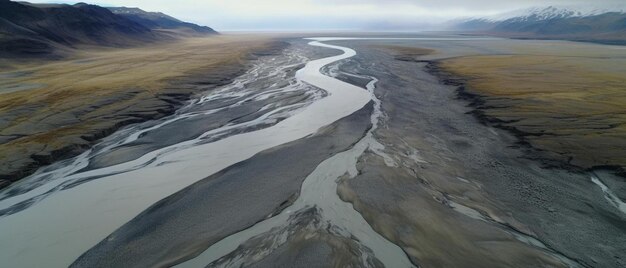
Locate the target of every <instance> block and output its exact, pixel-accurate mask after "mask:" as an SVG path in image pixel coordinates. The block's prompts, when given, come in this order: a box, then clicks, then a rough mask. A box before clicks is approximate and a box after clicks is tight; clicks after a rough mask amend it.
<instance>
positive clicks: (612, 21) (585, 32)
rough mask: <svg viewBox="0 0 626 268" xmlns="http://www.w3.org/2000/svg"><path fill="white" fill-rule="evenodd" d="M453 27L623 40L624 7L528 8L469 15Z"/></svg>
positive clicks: (519, 35) (625, 37) (527, 35)
mask: <svg viewBox="0 0 626 268" xmlns="http://www.w3.org/2000/svg"><path fill="white" fill-rule="evenodd" d="M453 29H455V30H461V31H476V32H480V33H485V34H493V35H499V36H506V37H513V38H539V39H566V40H575V41H590V42H600V43H610V44H626V13H625V12H624V10H623V9H597V8H587V9H583V10H581V9H579V10H576V9H572V8H559V7H554V6H550V7H547V8H531V9H527V10H524V11H522V12H512V13H508V14H502V15H500V16H495V17H491V18H475V19H468V20H464V21H461V22H458V23H456V24H454V27H453Z"/></svg>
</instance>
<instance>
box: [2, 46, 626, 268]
mask: <svg viewBox="0 0 626 268" xmlns="http://www.w3.org/2000/svg"><path fill="white" fill-rule="evenodd" d="M387 37H389V36H387ZM404 37H407V36H404ZM284 40H285V42H288V43H289V46H288V47H285V48H284V49H282V50H281V52H280V53H276V54H270V55H260V56H259V57H258V59H256V60H254V61H253V65H252V67H251V68H249V69H248V70H247V71H245V72H244V73H243V74H241V75H240V76H238V77H237V78H235V79H233V80H232V81H231V82H229V83H226V84H225V85H222V86H217V87H214V86H210V87H206V88H203V89H205V91H202V93H201V94H198V95H195V97H193V98H192V100H191V101H189V102H188V103H187V104H185V105H184V106H183V107H181V108H180V109H178V110H177V111H176V112H175V113H174V114H173V115H170V116H165V117H162V118H159V119H155V120H150V121H146V122H144V123H140V124H136V125H132V126H129V127H126V128H123V129H121V130H119V131H117V132H115V133H114V134H112V135H111V136H109V137H107V138H104V139H103V140H102V141H101V142H99V143H97V144H96V145H95V146H94V147H92V148H91V149H90V150H88V151H86V152H84V153H82V154H81V155H79V156H77V157H75V158H71V159H68V160H65V161H60V162H56V163H54V164H52V165H50V166H47V167H44V168H42V169H39V170H38V171H37V172H36V173H35V174H33V175H32V176H29V177H27V178H26V179H24V180H22V181H20V182H18V183H15V184H13V185H11V186H9V188H7V189H5V190H4V191H1V192H0V230H4V231H0V259H3V260H7V261H6V263H5V264H6V265H8V266H11V267H33V266H42V265H46V266H52V267H57V266H58V267H63V266H68V265H71V266H72V267H113V266H131V267H132V266H140V267H141V266H147V267H161V266H174V265H178V266H179V267H206V266H210V267H242V266H243V267H302V266H305V267H347V266H350V267H383V266H386V267H413V266H419V267H622V266H625V265H626V263H624V260H626V255H625V252H626V235H624V234H625V233H626V229H625V228H626V211H625V209H624V207H626V206H625V205H624V202H623V201H622V200H624V197H623V195H624V190H623V189H624V188H623V187H624V186H623V182H624V179H623V177H619V176H616V175H615V174H613V173H612V172H611V171H610V170H599V169H594V170H582V169H578V170H574V169H571V168H564V167H563V166H557V165H550V166H547V165H546V162H545V161H538V160H536V159H535V158H536V157H535V156H536V155H537V154H536V151H535V150H536V148H533V147H530V146H527V145H525V144H520V139H519V137H518V136H516V135H515V134H514V133H512V132H510V131H508V130H505V129H502V128H501V127H499V126H497V125H490V124H486V123H489V122H485V121H484V120H483V121H481V120H480V119H481V118H480V117H477V116H475V113H476V112H475V110H476V108H477V107H474V106H470V102H469V101H468V100H466V99H463V98H462V97H463V95H462V94H459V91H458V90H457V89H458V86H459V85H460V84H456V85H449V84H446V83H442V81H441V79H442V78H444V77H437V76H435V74H439V73H436V72H433V69H432V66H433V61H440V60H444V64H447V63H449V64H455V65H454V66H463V65H462V64H470V63H467V62H464V61H465V60H472V59H473V58H468V59H466V58H464V57H466V56H469V55H487V56H481V57H493V58H495V59H499V58H500V57H503V56H495V55H510V54H513V53H515V51H518V49H520V48H535V49H543V48H550V49H552V48H554V47H556V48H555V49H556V50H559V48H558V46H564V47H569V46H578V45H580V46H581V47H579V48H578V49H589V50H598V49H602V50H603V51H605V50H606V51H608V50H610V49H614V47H608V46H599V45H588V44H573V43H560V42H555V43H551V41H519V40H507V39H491V38H488V39H484V38H467V37H458V36H415V38H414V39H370V40H367V39H341V38H340V39H333V38H323V39H318V41H320V42H321V43H320V42H312V43H310V42H311V41H312V40H305V39H301V38H294V39H287V38H285V39H284ZM588 46H589V47H588ZM621 51H624V50H621ZM137 53H139V52H137ZM187 53H192V54H191V55H195V53H196V52H191V51H188V52H187ZM198 53H200V52H198ZM615 53H617V54H619V53H622V52H619V51H618V52H615ZM183 54H184V55H186V54H185V53H182V54H180V55H179V54H177V55H178V56H180V57H184V55H183ZM125 55H126V56H124V57H130V56H132V55H131V54H125ZM157 56H158V55H153V57H157ZM176 58H177V57H173V58H171V59H172V60H173V61H175V59H176ZM446 59H452V60H451V61H445V60H446ZM478 59H484V58H480V57H479V58H478ZM520 60H521V61H522V62H525V61H524V59H523V58H520ZM498 62H499V64H504V63H502V62H500V61H498ZM487 63H490V61H488V60H487V61H477V62H475V64H476V65H477V66H479V67H480V68H476V69H475V70H474V69H470V70H471V71H475V72H481V71H483V70H492V69H489V68H491V67H490V66H491V65H489V64H487ZM481 64H483V65H481ZM599 65H600V66H605V67H606V68H609V67H610V65H605V64H599ZM137 66H138V67H139V68H140V69H139V70H141V65H137ZM169 66H170V68H174V67H171V66H177V65H175V64H174V65H169ZM498 66H500V65H498ZM548 66H549V67H554V66H552V65H548ZM558 66H560V67H554V68H555V69H562V68H565V67H567V68H575V65H567V66H561V65H558ZM572 66H574V67H572ZM449 68H453V67H449ZM450 70H452V69H450ZM459 70H461V69H459ZM566 70H569V69H566ZM160 71H165V70H164V69H163V70H160ZM168 72H169V71H168ZM175 72H176V71H175ZM529 72H530V71H529ZM157 73H158V72H157ZM486 73H490V72H486ZM209 74H210V73H209ZM505 74H506V75H509V73H505ZM459 75H462V74H461V73H460V71H459ZM472 75H476V76H478V75H479V74H472ZM480 75H486V74H485V73H480ZM137 77H139V76H137ZM141 77H145V76H143V75H141ZM200 77H202V75H200ZM537 77H541V76H537ZM495 79H496V78H493V77H484V80H481V81H494V80H495ZM519 79H521V78H519ZM600 80H602V78H600ZM470 81H471V80H470ZM559 81H561V80H559ZM518 82H519V80H516V81H508V82H503V84H500V85H502V86H507V85H508V84H509V83H518ZM589 83H592V82H591V81H590V82H589ZM97 84H99V83H97ZM193 85H194V86H196V87H197V86H200V85H203V84H202V83H196V84H193ZM515 86H517V85H515ZM481 88H482V86H481ZM472 89H474V87H472ZM484 90H485V91H484V94H488V92H489V91H487V90H489V88H488V87H485V89H484ZM616 91H618V90H616ZM595 92H597V91H595ZM610 92H613V93H614V91H610ZM585 94H591V95H592V97H593V96H596V95H594V94H593V91H592V92H585ZM548 95H550V94H548ZM566 95H568V94H566ZM0 96H2V95H0ZM557 96H560V95H558V94H557ZM568 96H569V95H568ZM611 96H613V95H611ZM583 97H584V98H591V97H590V96H589V95H585V96H583ZM596 97H598V98H600V96H596ZM581 98H582V97H581ZM498 100H501V101H502V98H500V99H498ZM561 102H562V101H559V104H560V103H561ZM511 107H516V106H511ZM556 107H558V106H556ZM478 108H479V109H480V108H481V107H478ZM500 109H502V110H503V111H506V109H507V107H502V108H500ZM524 115H527V114H524ZM530 116H532V114H528V117H530ZM611 120H612V119H611ZM551 125H555V124H551ZM556 160H558V159H556ZM556 160H555V161H556Z"/></svg>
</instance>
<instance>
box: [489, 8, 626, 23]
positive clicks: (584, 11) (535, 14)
mask: <svg viewBox="0 0 626 268" xmlns="http://www.w3.org/2000/svg"><path fill="white" fill-rule="evenodd" d="M625 10H626V9H625V8H624V7H613V8H606V7H603V8H599V7H591V6H569V7H568V6H549V7H532V8H528V9H522V10H516V11H512V12H507V13H503V14H499V15H496V16H492V17H487V19H488V20H491V21H504V20H515V21H542V20H551V19H563V18H574V17H589V16H597V15H601V14H605V13H611V12H616V13H624V11H625Z"/></svg>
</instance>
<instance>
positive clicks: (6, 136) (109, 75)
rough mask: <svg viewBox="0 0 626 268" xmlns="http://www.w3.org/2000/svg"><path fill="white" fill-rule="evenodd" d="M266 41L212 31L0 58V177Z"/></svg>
mask: <svg viewBox="0 0 626 268" xmlns="http://www.w3.org/2000/svg"><path fill="white" fill-rule="evenodd" d="M274 45H275V43H274V42H273V41H272V39H271V38H270V37H268V36H260V35H259V36H250V35H220V36H213V37H206V38H187V39H183V40H179V41H176V42H169V43H164V44H159V45H150V46H144V47H136V48H127V49H111V48H84V49H80V50H77V51H76V52H75V53H73V54H72V55H71V56H70V57H68V58H65V59H62V60H55V61H41V62H33V61H30V62H0V77H2V78H3V79H2V81H1V82H0V180H3V179H4V180H15V179H17V178H19V177H21V176H23V175H26V174H28V173H29V172H32V170H33V169H34V168H35V167H36V166H39V165H41V164H45V163H46V162H50V161H54V160H55V158H58V157H62V156H67V155H72V154H76V153H78V152H80V151H82V150H84V148H86V147H87V146H88V145H89V144H90V142H92V141H93V140H96V139H98V138H101V137H103V136H105V135H107V134H108V133H110V132H112V131H114V130H115V129H117V128H119V127H120V126H122V125H125V124H128V123H132V122H138V121H143V120H145V119H150V118H158V117H160V116H163V115H164V114H166V113H168V112H171V111H172V110H173V109H174V107H173V105H172V102H173V101H180V99H181V96H189V95H191V94H193V93H196V92H198V88H196V87H194V86H193V85H189V83H193V81H194V80H198V81H199V82H202V83H204V84H219V83H220V82H224V81H225V80H227V79H229V78H233V77H234V76H236V75H237V74H238V73H240V72H241V71H242V70H243V68H244V65H245V63H246V61H247V60H248V59H249V57H250V55H251V54H250V53H252V52H254V51H259V50H266V49H270V48H271V47H272V46H274ZM6 89H8V90H6ZM182 98H183V99H184V97H182ZM32 156H34V158H33V157H32ZM5 183H6V181H5ZM2 184H4V183H2V181H0V185H2Z"/></svg>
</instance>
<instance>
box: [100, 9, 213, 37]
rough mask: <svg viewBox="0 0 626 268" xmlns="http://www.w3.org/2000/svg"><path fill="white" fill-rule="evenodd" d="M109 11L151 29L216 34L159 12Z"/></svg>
mask: <svg viewBox="0 0 626 268" xmlns="http://www.w3.org/2000/svg"><path fill="white" fill-rule="evenodd" d="M108 9H109V10H111V12H113V13H114V14H116V15H119V16H123V17H125V18H127V19H129V20H132V21H134V22H136V23H139V24H141V25H143V26H145V27H148V28H151V29H181V28H182V29H184V28H187V29H190V30H193V31H195V32H197V33H203V34H216V33H217V32H216V31H215V30H213V29H211V28H209V27H206V26H199V25H197V24H193V23H189V22H184V21H180V20H178V19H176V18H174V17H171V16H168V15H166V14H163V13H161V12H147V11H143V10H141V9H139V8H129V7H109V8H108Z"/></svg>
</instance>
